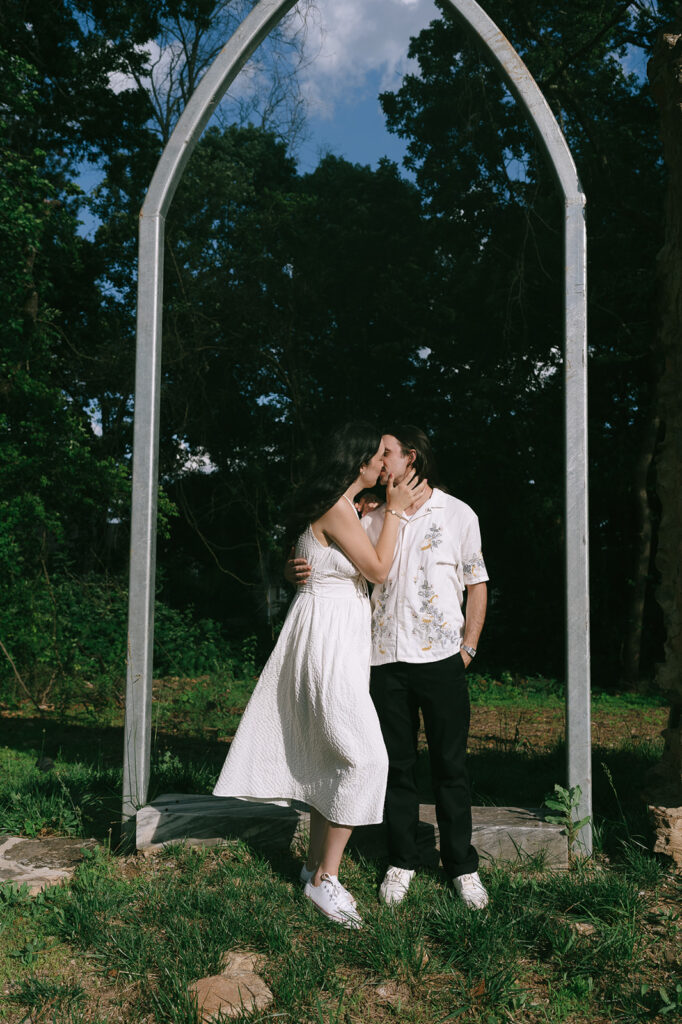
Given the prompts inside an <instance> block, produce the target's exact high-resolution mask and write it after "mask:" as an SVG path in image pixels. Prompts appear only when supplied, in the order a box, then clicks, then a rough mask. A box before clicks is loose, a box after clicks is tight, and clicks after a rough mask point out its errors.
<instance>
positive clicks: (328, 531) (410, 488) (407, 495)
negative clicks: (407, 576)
mask: <svg viewBox="0 0 682 1024" xmlns="http://www.w3.org/2000/svg"><path fill="white" fill-rule="evenodd" d="M426 486H427V484H426V483H425V482H424V481H422V482H421V483H419V482H418V481H417V479H416V476H415V474H414V473H412V475H411V476H410V478H409V479H408V480H404V481H403V482H402V483H400V484H397V485H396V486H394V485H393V482H392V480H389V484H388V487H387V489H386V509H385V512H384V522H383V526H382V528H381V533H380V535H379V539H378V540H377V544H376V547H373V546H372V542H371V541H370V539H369V537H368V536H367V534H366V533H365V531H364V530H363V528H362V526H361V525H360V520H359V519H358V517H357V514H356V512H355V510H354V509H352V508H351V506H350V505H349V503H348V502H347V501H346V499H345V498H343V497H341V498H339V500H338V501H337V502H336V504H335V505H333V506H332V508H330V509H329V511H328V512H325V514H324V515H323V516H321V518H320V519H318V520H317V522H316V523H313V531H315V532H317V531H321V532H323V533H324V534H325V535H326V536H327V537H329V538H330V539H331V540H333V541H334V542H335V543H336V544H338V546H339V547H340V548H341V549H342V550H343V551H344V553H345V554H346V555H347V556H348V558H350V560H351V562H352V563H353V565H355V566H356V567H357V568H358V569H359V570H360V572H361V573H362V575H363V576H364V577H365V578H366V579H368V580H369V581H370V583H383V582H384V581H385V580H386V579H387V577H388V574H389V571H390V569H391V565H392V564H393V556H394V554H395V545H396V541H397V539H398V530H399V528H400V516H401V514H402V512H403V511H404V510H405V509H406V508H409V506H410V505H411V504H413V502H415V501H417V500H418V499H419V498H420V497H421V495H422V493H423V492H424V490H425V489H426Z"/></svg>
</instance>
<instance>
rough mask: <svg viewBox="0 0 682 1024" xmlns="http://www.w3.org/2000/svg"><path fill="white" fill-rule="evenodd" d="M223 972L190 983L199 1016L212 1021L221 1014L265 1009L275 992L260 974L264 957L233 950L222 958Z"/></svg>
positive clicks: (205, 1021) (206, 1020)
mask: <svg viewBox="0 0 682 1024" xmlns="http://www.w3.org/2000/svg"><path fill="white" fill-rule="evenodd" d="M223 963H224V967H223V970H222V971H221V973H220V974H214V975H211V976H210V977H208V978H200V979H199V981H195V982H193V983H192V984H191V985H190V986H189V993H190V995H191V996H192V997H193V998H194V999H196V1004H197V1019H198V1020H199V1021H201V1022H203V1024H210V1022H211V1021H214V1020H216V1018H218V1017H221V1016H222V1017H238V1016H239V1015H240V1014H242V1013H243V1012H244V1011H245V1010H246V1011H247V1012H248V1011H251V1010H264V1009H265V1008H266V1007H267V1006H269V1005H270V1003H271V1002H272V1000H273V995H272V992H271V991H270V989H269V988H268V986H267V985H266V984H265V982H264V981H263V979H262V978H261V976H260V975H259V974H258V973H257V971H258V969H262V966H263V963H264V957H262V956H260V955H259V954H258V953H248V952H245V951H243V950H232V951H231V952H229V953H226V954H225V957H224V958H223Z"/></svg>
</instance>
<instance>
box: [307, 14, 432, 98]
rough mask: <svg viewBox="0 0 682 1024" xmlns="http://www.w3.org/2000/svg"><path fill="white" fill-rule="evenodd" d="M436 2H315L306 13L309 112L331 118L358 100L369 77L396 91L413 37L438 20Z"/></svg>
mask: <svg viewBox="0 0 682 1024" xmlns="http://www.w3.org/2000/svg"><path fill="white" fill-rule="evenodd" d="M437 14H438V12H437V10H436V8H435V6H434V4H433V2H432V0H317V3H316V4H315V5H314V7H313V8H312V10H310V12H309V13H308V43H307V48H308V53H309V55H310V56H311V57H313V60H312V62H311V64H310V65H309V67H307V68H306V70H305V72H304V76H303V91H304V95H305V97H306V99H307V102H308V106H309V111H310V113H311V114H313V115H314V116H317V117H326V118H331V117H333V115H334V109H335V107H336V106H337V104H340V103H343V102H347V101H348V99H350V98H353V97H356V98H359V97H360V96H361V94H362V91H363V87H364V86H365V84H366V81H367V77H368V75H369V74H370V73H374V74H377V73H378V74H379V75H380V88H381V89H382V90H384V89H394V88H396V87H397V86H398V85H399V83H400V80H401V78H402V76H403V75H404V74H405V73H406V72H407V71H409V70H413V68H412V67H411V65H412V62H410V61H408V59H407V47H408V45H409V41H410V37H411V36H414V35H417V34H418V32H419V31H420V30H421V29H422V28H424V27H425V26H426V25H428V24H429V22H430V21H431V20H433V18H435V17H437Z"/></svg>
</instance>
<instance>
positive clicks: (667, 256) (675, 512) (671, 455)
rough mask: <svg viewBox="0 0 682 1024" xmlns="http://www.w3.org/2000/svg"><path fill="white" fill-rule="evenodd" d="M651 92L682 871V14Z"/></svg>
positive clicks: (662, 783)
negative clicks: (662, 190)
mask: <svg viewBox="0 0 682 1024" xmlns="http://www.w3.org/2000/svg"><path fill="white" fill-rule="evenodd" d="M648 74H649V82H650V84H651V91H652V94H653V96H654V99H655V100H656V103H657V104H658V106H659V111H660V118H661V136H662V141H663V153H664V159H665V164H666V169H667V175H668V183H667V190H666V198H665V236H664V243H663V248H662V249H661V251H660V253H659V257H658V274H659V293H660V304H661V307H660V308H661V329H660V355H661V361H662V366H661V376H660V378H659V382H658V415H659V419H660V422H661V427H662V430H663V441H662V444H661V447H660V451H659V454H658V458H657V461H656V487H657V492H658V496H659V498H660V502H661V523H660V530H659V536H658V550H657V555H656V565H657V568H658V570H659V572H660V576H661V582H660V584H659V586H658V590H657V594H656V596H657V599H658V602H659V604H660V606H661V609H662V611H663V617H664V623H665V629H666V640H665V660H664V661H663V662H662V663H661V664H660V665H658V666H657V672H656V682H657V684H658V687H659V688H660V689H661V691H662V692H663V694H664V695H665V696H666V697H667V698H668V699H669V700H670V704H671V708H670V716H669V719H668V727H667V729H666V730H665V732H664V737H665V749H664V751H663V756H662V758H661V761H660V763H659V764H658V765H657V766H656V768H655V769H654V772H653V773H652V775H651V778H650V780H649V788H648V792H647V797H648V800H649V802H650V804H656V805H658V806H657V807H656V808H655V809H653V808H652V815H653V818H654V824H655V827H656V829H657V836H656V848H657V849H659V850H662V851H664V852H667V853H669V854H670V856H672V857H673V859H674V861H675V863H676V864H677V865H678V866H679V867H682V848H680V843H679V834H678V835H677V841H674V840H675V835H674V833H679V828H677V827H674V823H675V822H679V818H680V808H681V807H682V731H681V730H682V715H681V709H682V401H681V400H680V395H682V7H681V8H678V11H677V14H676V18H675V23H674V25H672V26H671V27H670V28H669V29H668V30H666V31H664V32H663V33H661V35H660V37H659V39H658V41H657V43H656V46H655V48H654V52H653V55H652V58H651V60H650V61H649V68H648Z"/></svg>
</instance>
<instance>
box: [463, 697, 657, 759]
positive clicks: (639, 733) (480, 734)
mask: <svg viewBox="0 0 682 1024" xmlns="http://www.w3.org/2000/svg"><path fill="white" fill-rule="evenodd" d="M667 717H668V711H667V708H663V707H661V708H634V709H629V710H625V711H614V710H611V709H608V710H603V711H602V710H598V711H594V712H593V714H592V743H593V744H594V746H596V747H603V748H609V747H619V746H622V744H623V743H625V742H629V741H636V742H641V741H642V740H653V741H657V740H660V737H661V732H662V731H663V729H664V728H665V724H666V721H667ZM565 735H566V714H565V711H564V709H563V708H542V709H539V708H523V707H499V708H483V707H476V706H474V707H472V709H471V727H470V730H469V750H471V751H477V750H489V749H491V748H493V749H502V750H521V749H527V750H528V751H529V752H532V751H535V752H543V751H547V750H551V749H552V748H553V747H554V746H556V744H557V742H558V741H560V740H562V739H564V737H565Z"/></svg>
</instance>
